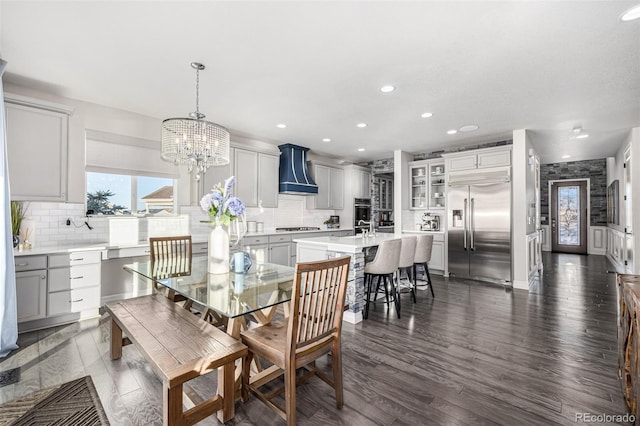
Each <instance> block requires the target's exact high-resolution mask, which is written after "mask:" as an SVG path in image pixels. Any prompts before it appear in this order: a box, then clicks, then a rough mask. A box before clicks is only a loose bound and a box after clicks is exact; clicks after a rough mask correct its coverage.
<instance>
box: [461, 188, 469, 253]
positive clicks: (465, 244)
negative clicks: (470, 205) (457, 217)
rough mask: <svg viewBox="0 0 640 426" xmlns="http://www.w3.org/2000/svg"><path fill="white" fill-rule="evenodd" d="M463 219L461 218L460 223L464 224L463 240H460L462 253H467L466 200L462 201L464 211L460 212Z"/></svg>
mask: <svg viewBox="0 0 640 426" xmlns="http://www.w3.org/2000/svg"><path fill="white" fill-rule="evenodd" d="M462 211H463V214H464V217H463V218H462V223H463V224H464V232H463V234H462V235H463V239H462V244H463V247H464V251H467V217H468V215H467V199H466V198H465V199H464V209H463V210H462Z"/></svg>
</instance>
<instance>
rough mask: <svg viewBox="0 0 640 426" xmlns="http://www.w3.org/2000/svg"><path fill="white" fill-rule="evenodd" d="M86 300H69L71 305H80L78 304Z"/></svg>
mask: <svg viewBox="0 0 640 426" xmlns="http://www.w3.org/2000/svg"><path fill="white" fill-rule="evenodd" d="M83 300H84V298H83V299H78V300H69V303H78V302H82V301H83Z"/></svg>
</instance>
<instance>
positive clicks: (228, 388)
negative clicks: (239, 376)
mask: <svg viewBox="0 0 640 426" xmlns="http://www.w3.org/2000/svg"><path fill="white" fill-rule="evenodd" d="M235 378H236V364H235V362H229V363H227V364H225V365H224V366H222V367H220V368H218V395H220V396H221V397H222V410H220V411H218V414H217V415H218V420H220V421H221V422H222V423H224V422H227V421H228V420H231V419H232V418H233V416H234V414H235V412H234V411H235V410H234V403H235V399H236V398H235Z"/></svg>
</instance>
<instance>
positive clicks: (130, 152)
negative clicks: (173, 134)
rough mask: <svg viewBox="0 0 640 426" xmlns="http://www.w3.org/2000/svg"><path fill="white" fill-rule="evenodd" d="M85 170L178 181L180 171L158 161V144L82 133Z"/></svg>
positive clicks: (115, 135)
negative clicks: (83, 134) (83, 137)
mask: <svg viewBox="0 0 640 426" xmlns="http://www.w3.org/2000/svg"><path fill="white" fill-rule="evenodd" d="M85 170H86V171H88V172H98V173H114V174H123V175H132V176H153V177H163V178H170V179H178V178H180V169H179V168H178V167H177V166H175V165H173V164H171V163H168V162H166V161H163V160H162V159H161V158H160V141H159V140H158V141H152V140H148V139H141V138H136V137H131V136H125V135H118V134H114V133H108V132H102V131H99V130H90V129H87V130H86V131H85Z"/></svg>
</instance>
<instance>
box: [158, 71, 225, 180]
mask: <svg viewBox="0 0 640 426" xmlns="http://www.w3.org/2000/svg"><path fill="white" fill-rule="evenodd" d="M191 68H193V69H195V70H196V111H195V112H192V113H190V114H189V118H167V119H166V120H164V121H163V122H162V153H161V154H160V156H161V158H162V159H163V160H165V161H169V162H172V163H173V164H175V165H179V164H186V165H187V167H188V170H189V173H192V172H193V171H194V170H195V172H196V174H195V176H194V178H195V180H200V175H201V174H204V173H205V172H206V171H207V168H209V167H211V166H224V165H226V164H229V131H228V130H227V129H226V128H224V127H222V126H220V125H219V124H216V123H212V122H210V121H206V120H204V118H205V115H204V114H202V113H201V112H200V71H202V70H203V69H204V65H202V64H201V63H199V62H191Z"/></svg>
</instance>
